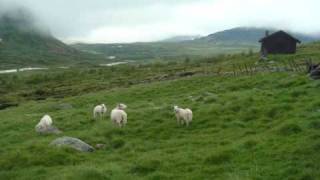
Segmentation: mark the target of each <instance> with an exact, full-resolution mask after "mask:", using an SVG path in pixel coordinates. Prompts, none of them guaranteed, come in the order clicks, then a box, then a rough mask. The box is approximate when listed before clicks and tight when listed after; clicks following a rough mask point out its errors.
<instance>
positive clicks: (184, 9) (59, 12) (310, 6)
mask: <svg viewBox="0 0 320 180" xmlns="http://www.w3.org/2000/svg"><path fill="white" fill-rule="evenodd" d="M0 5H1V8H2V10H4V9H7V8H11V7H13V6H15V5H20V6H24V7H27V8H29V9H30V10H31V11H32V12H34V13H35V14H36V16H37V17H39V19H41V20H42V21H43V22H44V23H45V24H46V25H47V26H48V27H49V28H50V29H51V32H52V33H53V34H54V35H56V36H58V37H59V38H61V39H62V40H64V41H67V42H78V41H82V42H91V43H110V42H136V41H153V40H159V39H163V38H166V37H169V36H175V35H190V34H202V35H207V34H210V33H214V32H216V31H219V30H224V29H228V28H233V27H237V26H254V27H273V28H277V29H288V30H291V31H296V32H301V33H318V32H320V22H319V21H316V20H315V19H319V18H320V12H319V11H318V7H320V2H319V1H318V0H304V1H301V0H282V1H278V0H259V1H257V0H241V1H238V0H180V1H179V0H178V1H172V0H159V1H157V2H156V3H155V2H151V1H150V0H121V1H119V0H108V1H105V0H91V1H87V0H68V1H65V0H55V1H43V0H0ZM0 13H1V10H0Z"/></svg>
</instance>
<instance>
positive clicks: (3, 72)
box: [0, 67, 49, 74]
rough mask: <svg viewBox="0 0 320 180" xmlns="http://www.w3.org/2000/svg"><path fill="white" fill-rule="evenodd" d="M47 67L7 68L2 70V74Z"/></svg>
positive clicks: (0, 71)
mask: <svg viewBox="0 0 320 180" xmlns="http://www.w3.org/2000/svg"><path fill="white" fill-rule="evenodd" d="M47 69H49V68H40V67H26V68H20V69H6V70H0V74H8V73H16V72H23V71H36V70H47Z"/></svg>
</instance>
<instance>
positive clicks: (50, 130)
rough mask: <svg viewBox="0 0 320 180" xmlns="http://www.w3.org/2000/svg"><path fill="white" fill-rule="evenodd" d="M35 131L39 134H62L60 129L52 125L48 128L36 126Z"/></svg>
mask: <svg viewBox="0 0 320 180" xmlns="http://www.w3.org/2000/svg"><path fill="white" fill-rule="evenodd" d="M35 130H36V132H37V133H39V134H61V133H62V131H60V130H59V129H58V128H56V127H54V126H52V125H51V126H48V127H44V126H36V128H35Z"/></svg>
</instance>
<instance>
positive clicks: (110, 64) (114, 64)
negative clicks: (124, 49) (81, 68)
mask: <svg viewBox="0 0 320 180" xmlns="http://www.w3.org/2000/svg"><path fill="white" fill-rule="evenodd" d="M127 63H129V62H114V63H108V64H100V66H108V67H110V66H117V65H120V64H127Z"/></svg>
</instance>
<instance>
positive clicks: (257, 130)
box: [0, 73, 320, 179]
mask: <svg viewBox="0 0 320 180" xmlns="http://www.w3.org/2000/svg"><path fill="white" fill-rule="evenodd" d="M318 88H319V83H318V82H316V81H311V80H309V79H308V78H307V77H306V76H305V75H300V74H287V73H275V74H268V75H257V76H254V77H250V76H244V77H239V78H233V77H230V78H219V77H193V78H186V79H182V80H179V81H169V82H163V83H153V84H146V85H137V86H133V87H130V88H119V89H113V90H109V91H101V92H98V93H92V94H86V95H81V96H76V97H73V98H66V99H63V100H53V99H51V100H47V101H39V102H28V103H25V104H23V105H21V106H20V107H17V108H12V109H8V110H4V111H1V112H0V119H1V123H2V126H1V128H0V129H1V135H2V137H4V138H2V140H1V144H2V145H3V147H2V149H1V152H0V153H1V157H2V158H1V160H0V165H1V167H2V168H1V170H0V177H1V179H11V178H12V179H88V178H93V179H141V178H143V179H185V178H186V177H187V179H212V178H217V179H318V178H319V177H320V174H319V171H318V169H319V168H320V167H319V163H317V162H318V161H319V160H320V155H319V153H318V152H319V148H320V144H319V138H320V134H319V128H320V126H319V125H320V121H319V117H320V114H319V108H320V102H319V100H318V99H319V98H318ZM119 101H121V102H125V103H126V104H127V105H128V106H129V108H128V114H129V123H128V125H127V127H125V128H123V129H118V128H116V127H113V126H112V125H111V123H110V121H109V120H108V119H105V120H99V121H97V122H93V121H92V119H91V109H92V107H93V106H94V105H95V104H97V103H101V102H105V103H106V104H107V105H108V106H109V107H112V106H114V105H115V104H116V103H117V102H119ZM61 103H69V104H71V105H72V106H73V107H74V108H73V109H66V110H63V109H59V108H58V107H59V104H61ZM173 104H179V105H181V106H187V107H190V108H192V109H193V110H194V121H193V123H192V125H191V126H190V127H189V128H185V127H178V126H177V125H176V122H175V119H174V116H173V112H172V105H173ZM44 113H49V114H51V115H52V116H53V118H54V120H55V124H56V125H57V126H58V127H60V128H61V129H62V130H63V131H64V132H65V133H64V135H68V136H74V137H79V138H81V139H83V140H85V141H86V142H88V143H90V144H96V143H106V144H107V148H106V149H104V150H98V151H96V152H94V153H92V154H84V153H78V152H74V151H73V150H70V149H54V148H52V147H49V146H48V144H49V143H50V141H51V140H53V139H55V138H56V136H39V135H37V134H36V133H35V132H34V131H33V127H34V125H35V124H36V123H37V121H38V120H39V118H40V117H41V116H42V115H43V114H44Z"/></svg>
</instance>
